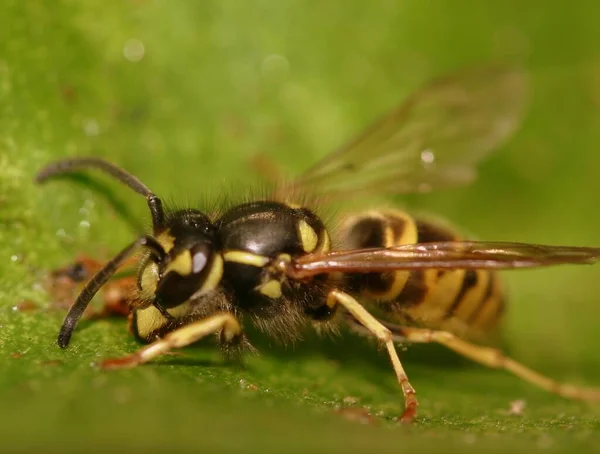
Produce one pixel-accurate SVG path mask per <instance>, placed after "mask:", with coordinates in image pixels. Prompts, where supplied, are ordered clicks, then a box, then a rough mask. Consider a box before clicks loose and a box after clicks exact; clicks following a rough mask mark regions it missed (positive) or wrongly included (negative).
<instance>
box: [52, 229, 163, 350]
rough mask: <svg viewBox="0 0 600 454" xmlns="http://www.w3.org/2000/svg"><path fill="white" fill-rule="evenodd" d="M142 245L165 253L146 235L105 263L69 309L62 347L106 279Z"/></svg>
mask: <svg viewBox="0 0 600 454" xmlns="http://www.w3.org/2000/svg"><path fill="white" fill-rule="evenodd" d="M140 246H145V247H148V248H149V249H150V250H151V251H152V252H153V253H154V254H159V255H160V256H161V257H162V256H164V254H165V252H164V250H163V248H162V246H161V245H160V244H159V243H158V242H157V241H156V240H155V239H154V238H152V237H151V236H148V235H144V236H143V237H141V238H138V239H137V240H135V241H134V242H133V243H131V244H130V245H129V246H127V247H126V248H125V249H123V250H122V251H121V252H119V253H118V254H117V255H116V256H115V257H113V259H112V260H110V261H109V262H108V263H107V264H106V265H104V266H103V267H102V269H101V270H100V271H98V272H97V273H96V274H95V275H94V276H93V277H92V278H91V279H90V280H89V281H88V283H87V284H85V287H83V290H82V291H81V293H80V294H79V296H78V297H77V299H76V300H75V302H74V303H73V305H72V306H71V308H70V309H69V312H68V314H67V316H66V317H65V321H64V322H63V324H62V327H61V328H60V333H59V334H58V345H59V346H60V347H61V348H66V347H67V345H69V340H70V339H71V335H72V334H73V330H74V329H75V326H76V325H77V322H78V321H79V319H80V318H81V316H82V315H83V313H84V312H85V309H86V308H87V307H88V304H89V303H90V301H91V300H92V298H93V297H94V295H96V293H97V292H98V290H100V288H101V287H102V286H103V285H104V284H106V281H108V280H109V279H110V278H111V276H112V275H113V274H115V272H116V271H117V269H118V268H119V267H120V266H121V265H122V264H123V262H124V261H125V260H126V259H127V258H128V257H129V256H130V255H131V254H132V253H133V252H134V251H135V250H136V249H137V248H138V247H140Z"/></svg>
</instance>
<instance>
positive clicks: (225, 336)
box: [100, 312, 242, 369]
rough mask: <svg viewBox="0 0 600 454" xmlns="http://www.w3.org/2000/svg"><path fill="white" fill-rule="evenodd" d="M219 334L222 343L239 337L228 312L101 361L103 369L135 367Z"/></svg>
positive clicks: (239, 331) (238, 326) (237, 323)
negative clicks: (127, 352) (126, 354)
mask: <svg viewBox="0 0 600 454" xmlns="http://www.w3.org/2000/svg"><path fill="white" fill-rule="evenodd" d="M218 332H220V333H221V339H222V341H223V342H231V341H232V340H233V339H234V338H235V337H237V336H239V335H241V333H242V328H241V326H240V324H239V322H238V321H237V319H236V318H235V317H234V316H233V315H232V314H230V313H228V312H223V313H220V314H215V315H212V316H210V317H208V318H205V319H202V320H198V321H195V322H192V323H190V324H188V325H185V326H182V327H181V328H178V329H176V330H175V331H172V332H170V333H168V334H167V335H166V336H165V337H163V338H162V339H159V340H157V341H155V342H152V343H151V344H150V345H147V346H146V347H144V348H141V349H140V350H138V351H137V352H135V353H133V354H131V355H128V356H124V357H122V358H114V359H107V360H104V361H102V363H101V364H100V367H102V368H103V369H122V368H130V367H135V366H138V365H140V364H143V363H146V362H148V361H151V360H153V359H154V358H156V357H157V356H160V355H162V354H164V353H167V352H168V351H169V350H171V349H173V348H180V347H185V346H187V345H190V344H193V343H194V342H196V341H198V340H200V339H202V338H203V337H205V336H207V335H209V334H214V333H218Z"/></svg>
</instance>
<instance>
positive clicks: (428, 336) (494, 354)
mask: <svg viewBox="0 0 600 454" xmlns="http://www.w3.org/2000/svg"><path fill="white" fill-rule="evenodd" d="M399 328H400V330H401V332H399V333H398V334H399V335H400V336H401V337H402V338H403V339H405V340H406V341H408V342H415V343H416V342H418V343H430V342H436V343H438V344H441V345H444V346H446V347H448V348H449V349H451V350H454V351H455V352H457V353H458V354H460V355H463V356H466V357H467V358H469V359H471V360H473V361H475V362H477V363H480V364H483V365H485V366H488V367H491V368H495V369H504V370H506V371H508V372H511V373H512V374H514V375H516V376H517V377H519V378H521V379H523V380H525V381H527V382H529V383H532V384H533V385H535V386H538V387H540V388H542V389H545V390H546V391H550V392H552V393H555V394H558V395H559V396H562V397H566V398H569V399H579V400H588V401H600V389H593V388H580V387H577V386H572V385H568V384H565V383H559V382H557V381H556V380H553V379H551V378H548V377H546V376H544V375H542V374H540V373H538V372H536V371H534V370H532V369H530V368H529V367H526V366H524V365H523V364H521V363H519V362H517V361H515V360H514V359H512V358H509V357H507V356H505V355H504V354H503V353H502V352H501V351H500V350H497V349H495V348H490V347H482V346H479V345H475V344H472V343H470V342H467V341H464V340H462V339H460V338H458V337H456V336H455V335H454V334H452V333H449V332H447V331H434V330H429V329H422V328H412V327H404V326H403V327H399Z"/></svg>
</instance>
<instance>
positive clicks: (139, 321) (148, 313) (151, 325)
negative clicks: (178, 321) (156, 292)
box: [135, 301, 190, 341]
mask: <svg viewBox="0 0 600 454" xmlns="http://www.w3.org/2000/svg"><path fill="white" fill-rule="evenodd" d="M189 311H190V303H189V302H188V301H186V302H184V303H181V304H180V305H179V306H176V307H173V308H171V309H167V312H168V313H169V314H171V315H172V316H173V317H175V318H181V317H184V316H186V315H187V314H188V313H189ZM135 316H136V325H137V334H138V336H139V337H140V338H141V339H145V340H148V341H150V340H154V339H148V336H150V334H152V332H153V331H156V330H157V329H160V328H162V327H163V326H165V325H166V324H167V322H168V320H167V319H166V318H165V317H164V316H163V315H162V314H161V313H160V312H159V310H158V309H157V308H156V307H154V306H148V307H146V308H144V309H138V310H137V311H136V313H135Z"/></svg>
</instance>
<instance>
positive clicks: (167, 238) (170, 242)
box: [156, 230, 175, 252]
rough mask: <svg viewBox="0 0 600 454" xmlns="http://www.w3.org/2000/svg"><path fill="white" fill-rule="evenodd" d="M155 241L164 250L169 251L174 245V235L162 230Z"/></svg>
mask: <svg viewBox="0 0 600 454" xmlns="http://www.w3.org/2000/svg"><path fill="white" fill-rule="evenodd" d="M156 241H158V243H159V244H160V245H161V246H162V247H163V249H164V250H165V252H169V251H170V250H171V249H173V246H174V245H175V237H174V236H173V235H171V232H170V231H169V230H166V231H164V232H163V233H161V234H160V235H158V236H157V237H156Z"/></svg>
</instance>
